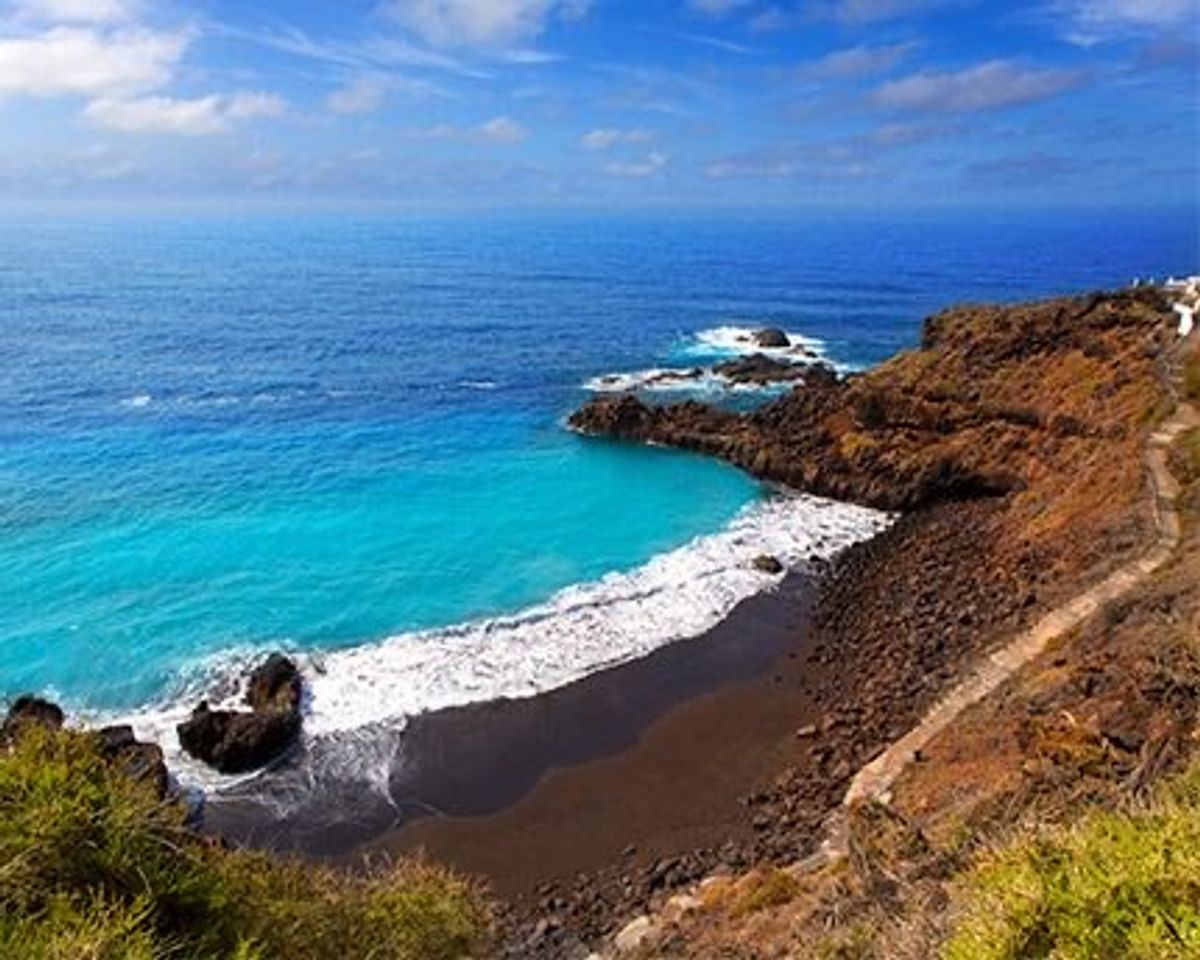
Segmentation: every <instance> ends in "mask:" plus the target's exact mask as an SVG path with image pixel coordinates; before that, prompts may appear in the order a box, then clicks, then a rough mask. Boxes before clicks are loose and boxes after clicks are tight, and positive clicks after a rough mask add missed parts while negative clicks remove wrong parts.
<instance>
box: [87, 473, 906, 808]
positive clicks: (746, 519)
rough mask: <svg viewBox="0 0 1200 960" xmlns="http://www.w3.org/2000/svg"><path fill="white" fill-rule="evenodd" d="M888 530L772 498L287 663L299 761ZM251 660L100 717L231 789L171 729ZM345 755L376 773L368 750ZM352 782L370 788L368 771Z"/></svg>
mask: <svg viewBox="0 0 1200 960" xmlns="http://www.w3.org/2000/svg"><path fill="white" fill-rule="evenodd" d="M889 523H890V517H889V516H888V515H887V514H883V513H880V512H878V511H875V510H868V509H866V508H862V507H856V506H851V505H847V504H842V503H836V502H833V501H829V500H823V499H819V498H815V497H809V496H801V495H790V494H778V495H774V496H772V497H770V498H769V499H766V500H764V501H761V502H759V503H756V504H754V505H752V506H750V507H748V508H746V509H745V510H743V511H742V512H741V513H739V515H738V516H737V517H736V518H735V519H734V520H733V521H732V522H731V523H730V524H729V525H728V526H727V527H726V528H725V529H723V530H721V531H720V532H718V533H715V534H711V535H708V536H702V537H697V538H695V539H694V540H692V541H691V542H690V543H688V544H686V545H684V546H682V547H679V548H678V549H676V550H672V551H670V552H667V553H663V554H660V555H659V556H657V557H655V558H653V559H652V560H650V561H649V562H648V563H646V564H645V565H643V566H641V567H638V568H637V569H635V570H632V571H630V572H626V573H612V574H609V575H607V576H605V577H603V578H601V579H599V580H596V581H593V582H589V583H583V584H578V585H574V586H570V587H567V588H566V589H564V590H561V591H559V592H558V593H557V594H555V595H554V596H553V597H552V598H551V599H550V600H548V601H547V602H545V603H543V604H539V605H537V606H534V607H531V608H528V609H526V610H524V611H522V612H520V613H516V614H514V615H512V616H507V617H495V618H491V619H487V620H481V621H476V622H471V623H465V624H461V625H458V626H454V627H449V628H444V629H436V630H423V631H417V632H412V633H406V634H401V635H398V636H394V637H390V638H388V639H385V640H382V641H380V642H377V643H371V644H366V645H363V646H360V647H356V648H353V649H349V650H340V651H336V652H332V653H326V654H311V655H308V656H304V655H301V656H300V657H299V658H298V659H299V660H300V663H301V667H302V669H303V670H304V673H305V680H306V683H307V688H308V696H307V703H306V716H305V737H306V739H307V741H308V744H309V747H310V749H309V754H310V757H317V756H325V757H334V756H337V757H338V760H337V762H338V763H339V764H341V765H342V766H343V767H344V765H345V764H346V763H347V757H346V755H345V753H344V752H340V753H339V751H336V750H332V749H321V748H320V743H321V741H323V740H326V739H334V740H338V741H341V740H345V741H346V742H347V744H352V743H354V742H356V741H358V740H362V739H363V734H364V732H367V731H370V730H375V731H379V732H380V733H381V734H384V733H386V734H387V735H388V736H389V737H391V736H394V734H395V733H396V731H397V730H399V729H402V727H403V725H404V722H405V719H406V718H407V717H410V716H413V715H415V714H419V713H422V712H425V711H430V710H437V709H441V708H444V707H451V706H460V705H464V704H468V703H477V702H481V701H487V700H494V699H499V698H521V697H529V696H533V695H535V694H538V693H541V692H544V691H547V690H551V689H554V688H556V687H560V686H563V685H565V684H567V683H570V682H572V681H574V680H577V679H580V678H581V677H583V676H586V675H587V674H589V673H593V672H595V671H597V670H601V669H604V668H606V667H611V666H615V665H617V664H621V663H625V662H628V661H630V660H633V659H636V658H638V657H642V656H644V655H646V654H648V653H650V652H651V651H653V650H655V649H656V648H658V647H661V646H664V645H666V644H668V643H672V642H674V641H677V640H682V639H685V638H689V637H695V636H698V635H699V634H701V633H703V632H705V631H706V630H708V629H710V628H712V627H713V626H715V625H716V624H717V623H718V622H720V621H721V620H722V619H723V618H724V617H726V616H727V615H728V614H729V613H730V611H731V610H732V609H733V608H734V606H736V605H737V604H738V603H739V602H741V601H742V600H745V599H746V598H748V597H750V596H752V595H754V594H756V593H759V592H760V591H763V590H766V589H770V588H771V587H772V586H773V585H774V584H775V583H777V582H778V581H777V578H774V577H770V576H767V575H765V574H763V573H761V572H758V571H756V570H755V569H753V567H752V565H751V561H752V560H753V558H754V557H756V556H759V555H761V554H764V553H766V554H771V555H773V556H776V557H778V558H779V560H780V561H781V562H782V563H783V564H784V565H785V566H786V567H787V568H789V569H795V568H797V567H799V566H801V565H803V564H804V563H806V562H807V561H808V560H809V558H810V557H813V556H816V557H820V558H822V559H828V558H830V557H832V556H834V555H835V554H836V553H838V552H840V551H841V550H843V549H844V548H845V547H847V546H849V545H850V544H852V543H854V542H856V541H859V540H862V539H866V538H868V537H870V536H873V535H874V534H876V533H878V532H879V531H881V530H882V529H884V528H885V527H886V526H887V525H888V524H889ZM256 655H257V656H261V655H262V651H257V652H254V651H245V650H243V651H239V652H238V653H237V654H234V655H230V656H229V657H227V658H226V659H225V660H224V661H223V662H219V663H215V664H209V665H207V666H206V668H205V669H204V670H203V671H200V672H198V676H204V677H205V679H204V681H203V682H198V683H195V684H193V685H191V686H190V687H189V689H188V691H187V696H186V697H180V698H178V699H176V700H175V701H174V702H172V703H171V704H168V705H165V706H162V707H159V708H154V709H148V710H144V711H141V712H139V713H137V714H134V715H132V716H126V717H123V718H112V717H109V718H104V721H105V722H123V723H130V724H132V725H133V727H134V729H135V730H136V731H137V733H138V735H139V736H141V737H144V738H148V739H152V740H154V741H155V742H157V743H159V744H160V745H161V746H162V747H163V750H164V752H165V753H166V755H167V758H168V763H169V764H170V766H171V768H172V770H173V771H174V772H175V774H176V776H177V777H178V778H179V779H180V780H181V782H183V783H184V784H185V785H189V786H200V787H204V788H208V789H210V790H211V789H214V788H222V787H225V786H229V785H233V784H235V783H238V782H241V781H234V780H231V779H230V778H223V777H219V776H217V775H215V774H213V773H212V772H211V771H208V770H207V769H206V768H203V767H202V766H200V765H198V764H196V763H194V762H191V761H189V760H188V759H187V758H186V757H185V756H183V755H182V753H181V752H180V749H179V744H178V738H177V737H176V735H175V725H176V724H177V723H179V722H181V721H183V720H184V719H186V718H187V716H188V712H189V711H190V709H191V707H192V706H193V705H194V704H195V703H196V701H197V700H198V699H199V698H200V697H201V696H205V695H207V696H208V697H209V699H210V700H211V701H213V702H214V703H215V704H217V705H221V704H235V703H237V702H238V701H239V700H240V698H241V686H240V684H239V683H238V682H237V681H236V680H231V678H232V677H238V676H240V675H243V674H244V672H245V670H246V668H247V666H248V664H249V663H250V662H251V661H252V660H253V659H254V657H255V656H256ZM314 746H316V747H317V749H316V750H313V749H312V747H314ZM354 753H355V755H357V756H358V757H360V759H361V760H362V761H363V762H364V763H369V765H371V766H373V767H376V766H379V763H380V761H379V754H378V751H372V750H367V749H363V750H361V751H360V750H357V749H356V750H355V751H354ZM368 758H369V760H368ZM331 762H332V761H331ZM342 772H343V773H344V772H345V771H344V770H343V771H342ZM360 774H361V776H362V777H363V778H364V780H368V781H371V782H378V778H379V775H380V771H378V770H376V771H374V772H372V771H369V770H362V771H360ZM313 776H314V778H315V779H319V780H324V779H326V778H325V777H324V776H322V775H320V774H319V773H317V774H314V775H313ZM244 779H245V778H243V780H244ZM314 782H315V781H314Z"/></svg>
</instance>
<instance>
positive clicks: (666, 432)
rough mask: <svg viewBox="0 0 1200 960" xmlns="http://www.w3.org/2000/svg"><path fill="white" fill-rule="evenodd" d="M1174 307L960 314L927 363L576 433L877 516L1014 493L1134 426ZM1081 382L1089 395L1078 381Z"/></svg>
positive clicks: (1041, 307)
mask: <svg viewBox="0 0 1200 960" xmlns="http://www.w3.org/2000/svg"><path fill="white" fill-rule="evenodd" d="M1168 310H1169V307H1168V306H1167V305H1166V303H1165V301H1164V300H1163V298H1162V295H1161V294H1160V293H1159V292H1158V291H1157V290H1153V289H1144V290H1133V291H1124V292H1120V293H1113V294H1094V295H1091V296H1087V297H1078V298H1070V299H1059V300H1050V301H1045V302H1042V303H1034V304H1024V305H1021V306H1017V307H959V308H955V309H952V310H948V311H946V312H944V313H941V314H938V315H937V316H935V317H933V318H931V319H930V320H928V321H927V322H926V325H925V329H924V335H923V337H922V344H921V348H920V349H919V350H916V351H910V352H909V353H905V354H901V355H899V356H898V357H896V358H894V359H892V360H891V361H889V362H887V363H885V364H883V365H881V366H880V367H877V368H876V369H874V370H872V371H871V372H869V373H867V374H864V375H860V376H852V377H849V378H848V379H846V380H844V381H839V380H837V379H836V378H835V377H821V376H815V377H814V376H809V375H807V373H806V374H804V385H803V386H801V387H798V388H797V389H795V390H793V391H791V392H790V393H789V394H787V395H786V396H783V397H780V398H778V399H776V400H774V401H772V402H770V403H767V404H765V405H764V406H762V407H760V408H758V409H757V410H755V411H753V412H750V413H737V412H733V411H728V410H722V409H719V408H716V407H713V406H710V405H707V404H703V403H697V402H695V401H689V402H685V403H678V404H673V405H670V406H658V407H654V406H649V405H647V404H645V403H642V402H641V401H640V400H638V399H637V398H636V397H633V396H630V395H613V396H606V397H600V398H597V399H594V400H592V401H590V402H589V403H587V404H585V405H584V406H583V407H581V408H580V409H579V410H578V411H576V412H575V414H574V415H573V416H572V417H571V421H570V422H571V425H572V426H573V427H574V428H575V429H577V430H579V431H580V432H582V433H585V434H591V435H596V436H605V437H612V438H616V439H621V440H631V441H639V442H648V443H655V444H661V445H664V446H672V447H678V448H681V449H685V450H694V451H697V452H702V453H706V454H710V455H714V456H718V457H721V458H723V459H725V460H728V461H730V462H732V463H734V464H736V465H737V466H740V467H742V468H744V469H746V470H748V471H750V472H751V473H753V474H755V475H756V476H759V477H762V478H764V479H767V480H772V481H777V482H781V483H784V484H787V485H788V486H791V487H794V488H796V489H799V490H804V491H807V492H809V493H814V494H818V495H821V496H828V497H832V498H834V499H838V500H846V501H852V502H856V503H862V504H865V505H868V506H872V507H878V508H881V509H887V510H911V509H915V508H919V507H922V506H927V505H931V504H934V503H940V502H949V501H963V500H971V499H975V498H978V497H985V496H993V495H1002V494H1006V493H1011V492H1014V491H1018V490H1021V489H1024V488H1026V486H1027V485H1028V484H1029V483H1030V481H1031V480H1032V479H1033V478H1035V477H1037V476H1040V475H1042V474H1044V473H1045V471H1046V470H1047V469H1051V468H1052V465H1051V463H1050V461H1053V460H1059V459H1062V460H1066V459H1070V458H1071V457H1072V456H1073V455H1074V454H1075V453H1077V452H1078V451H1076V450H1073V449H1071V448H1073V447H1074V446H1077V445H1079V444H1086V443H1087V442H1088V441H1089V440H1095V439H1100V438H1104V437H1109V438H1110V439H1111V436H1110V434H1111V433H1112V432H1113V431H1118V432H1119V431H1123V430H1125V429H1127V426H1126V425H1125V424H1124V423H1123V422H1122V421H1121V419H1120V418H1119V417H1115V416H1112V415H1111V414H1112V412H1113V408H1114V407H1119V399H1120V398H1119V396H1117V394H1118V393H1119V391H1120V390H1121V389H1122V387H1123V386H1124V384H1125V383H1126V379H1127V378H1123V375H1122V370H1121V363H1122V354H1123V352H1127V351H1129V350H1131V349H1132V350H1142V351H1145V350H1153V349H1155V346H1154V342H1153V334H1152V333H1151V332H1149V331H1153V330H1155V329H1157V327H1158V326H1159V325H1160V321H1161V317H1162V315H1163V313H1164V312H1166V311H1168ZM1142 331H1148V332H1146V333H1144V334H1143V333H1142ZM1098 368H1099V369H1101V370H1102V372H1103V376H1097V374H1096V370H1097V369H1098ZM802 369H803V368H802ZM1043 369H1044V370H1045V376H1044V378H1042V377H1041V374H1040V373H1039V371H1042V370H1043ZM1072 370H1076V371H1078V372H1079V374H1080V375H1081V376H1084V377H1086V378H1089V380H1090V382H1083V383H1078V382H1073V380H1072ZM1012 371H1019V373H1020V376H1021V377H1022V378H1024V377H1038V378H1039V379H1036V380H1032V379H1031V380H1030V382H1024V381H1023V380H1020V381H1018V380H1015V379H1014V378H1013V377H1012V375H1011V372H1012ZM1114 398H1115V401H1114Z"/></svg>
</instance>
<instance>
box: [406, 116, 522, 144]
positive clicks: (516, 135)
mask: <svg viewBox="0 0 1200 960" xmlns="http://www.w3.org/2000/svg"><path fill="white" fill-rule="evenodd" d="M408 135H409V136H410V137H414V138H416V139H419V140H458V141H461V142H464V143H491V144H497V145H499V146H512V145H513V144H516V143H520V142H521V141H522V140H524V139H526V138H527V137H528V136H529V131H528V130H526V129H525V127H523V126H521V124H519V123H517V121H515V120H513V119H511V118H509V117H493V118H492V119H491V120H486V121H484V122H483V123H480V124H478V125H476V126H473V127H460V126H456V125H455V124H452V123H440V124H438V125H437V126H433V127H427V128H426V129H424V130H416V131H412V132H411V133H409V134H408Z"/></svg>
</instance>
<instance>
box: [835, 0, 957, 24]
mask: <svg viewBox="0 0 1200 960" xmlns="http://www.w3.org/2000/svg"><path fill="white" fill-rule="evenodd" d="M960 2H962V0H826V3H825V4H824V6H823V8H822V7H816V9H817V10H818V11H820V12H823V13H824V14H825V16H827V17H831V18H832V19H834V20H840V21H841V22H842V23H850V24H863V23H880V22H882V21H884V20H895V19H897V18H900V17H906V16H910V15H913V14H917V13H923V12H925V11H927V10H931V9H933V8H935V7H944V6H949V5H951V4H953V3H960Z"/></svg>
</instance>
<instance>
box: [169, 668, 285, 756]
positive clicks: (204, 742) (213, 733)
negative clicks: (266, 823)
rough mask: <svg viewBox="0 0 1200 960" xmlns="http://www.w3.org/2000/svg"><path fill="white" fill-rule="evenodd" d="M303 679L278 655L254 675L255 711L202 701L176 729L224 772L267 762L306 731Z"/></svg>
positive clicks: (185, 743) (250, 692)
mask: <svg viewBox="0 0 1200 960" xmlns="http://www.w3.org/2000/svg"><path fill="white" fill-rule="evenodd" d="M302 693H303V683H302V681H301V678H300V670H299V669H298V668H297V666H296V664H295V663H293V662H292V661H291V660H290V659H289V658H287V657H285V656H283V655H282V654H278V653H275V654H272V655H271V656H270V657H268V658H267V660H266V661H265V662H264V663H263V664H261V665H260V666H259V667H257V668H256V669H255V670H254V671H253V672H252V673H251V674H250V679H249V684H248V686H247V690H246V702H247V703H248V704H249V705H250V708H251V709H250V710H249V711H245V710H213V709H212V708H211V707H209V705H208V703H207V701H202V702H201V703H200V704H199V705H198V706H197V707H196V709H195V710H194V711H193V712H192V716H191V718H190V719H188V720H186V721H184V722H183V723H181V724H179V725H178V726H177V727H176V728H175V729H176V732H177V733H178V734H179V744H180V746H181V747H183V750H184V752H185V753H187V754H188V755H189V756H192V757H195V758H196V759H197V760H200V761H202V762H204V763H207V764H208V765H209V766H211V767H213V768H214V769H216V770H218V771H219V772H221V773H246V772H247V771H250V770H256V769H258V768H259V767H264V766H266V765H267V764H268V763H270V762H271V761H272V760H274V759H276V758H277V757H278V756H279V755H280V754H282V753H283V752H284V751H286V750H287V749H289V748H290V747H291V746H292V745H293V744H294V743H295V742H296V740H297V738H298V737H299V736H300V727H301V723H302V721H301V715H300V700H301V695H302Z"/></svg>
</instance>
